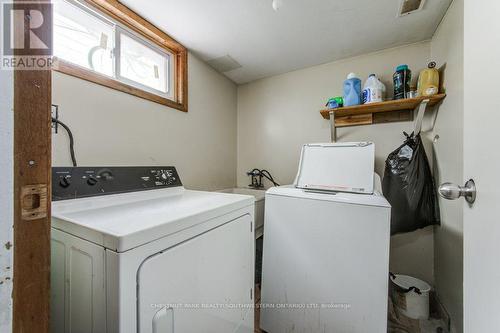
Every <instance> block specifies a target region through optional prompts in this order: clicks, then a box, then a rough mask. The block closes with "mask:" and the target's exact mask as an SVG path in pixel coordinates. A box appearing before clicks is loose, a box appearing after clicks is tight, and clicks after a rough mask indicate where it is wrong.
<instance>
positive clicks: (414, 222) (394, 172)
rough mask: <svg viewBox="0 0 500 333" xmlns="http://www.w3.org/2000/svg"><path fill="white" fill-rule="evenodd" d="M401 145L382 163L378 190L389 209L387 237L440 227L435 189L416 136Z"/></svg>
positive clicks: (423, 150) (420, 141) (426, 161)
mask: <svg viewBox="0 0 500 333" xmlns="http://www.w3.org/2000/svg"><path fill="white" fill-rule="evenodd" d="M404 134H405V136H406V140H405V142H404V143H403V144H402V145H401V146H399V148H398V149H396V150H394V151H393V152H392V153H390V154H389V156H388V157H387V160H386V161H385V172H384V180H383V182H382V190H383V192H384V196H385V197H386V198H387V201H389V203H390V204H391V206H392V210H391V235H394V234H398V233H404V232H410V231H414V230H417V229H421V228H424V227H426V226H429V225H433V224H440V218H439V204H438V201H437V194H436V187H435V186H434V179H433V177H432V174H431V169H430V167H429V161H428V160H427V155H426V154H425V149H424V145H423V144H422V139H421V138H420V134H417V135H414V134H413V133H412V134H411V135H408V134H407V133H404Z"/></svg>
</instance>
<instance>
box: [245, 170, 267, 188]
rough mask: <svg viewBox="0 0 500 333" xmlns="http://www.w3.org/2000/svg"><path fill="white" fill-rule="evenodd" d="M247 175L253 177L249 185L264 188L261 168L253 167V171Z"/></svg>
mask: <svg viewBox="0 0 500 333" xmlns="http://www.w3.org/2000/svg"><path fill="white" fill-rule="evenodd" d="M247 175H248V176H250V177H252V183H251V184H249V185H248V187H252V188H262V187H264V185H262V173H261V171H260V170H259V169H253V170H252V171H249V172H247Z"/></svg>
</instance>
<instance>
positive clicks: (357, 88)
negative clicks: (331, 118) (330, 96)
mask: <svg viewBox="0 0 500 333" xmlns="http://www.w3.org/2000/svg"><path fill="white" fill-rule="evenodd" d="M359 104H361V80H360V79H359V78H358V77H357V75H356V74H354V73H349V75H347V80H345V81H344V106H351V105H359Z"/></svg>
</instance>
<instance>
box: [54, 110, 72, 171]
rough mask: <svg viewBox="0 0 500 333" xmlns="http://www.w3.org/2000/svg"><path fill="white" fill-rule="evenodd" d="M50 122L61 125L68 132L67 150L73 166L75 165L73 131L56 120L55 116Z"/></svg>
mask: <svg viewBox="0 0 500 333" xmlns="http://www.w3.org/2000/svg"><path fill="white" fill-rule="evenodd" d="M52 122H53V123H57V124H59V125H61V126H62V127H63V128H64V129H65V130H66V132H68V136H69V151H70V153H71V161H72V162H73V166H74V167H76V157H75V140H74V138H73V133H71V130H70V129H69V127H68V125H66V124H65V123H63V122H62V121H60V120H58V119H56V118H52Z"/></svg>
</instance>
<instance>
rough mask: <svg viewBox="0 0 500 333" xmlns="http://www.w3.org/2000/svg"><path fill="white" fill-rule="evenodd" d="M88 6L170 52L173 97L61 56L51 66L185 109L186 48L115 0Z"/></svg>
mask: <svg viewBox="0 0 500 333" xmlns="http://www.w3.org/2000/svg"><path fill="white" fill-rule="evenodd" d="M84 1H85V2H86V3H87V4H88V5H89V6H91V7H93V8H95V9H96V10H98V11H100V12H102V13H104V14H105V15H107V16H109V17H111V18H112V19H114V20H116V21H117V22H119V23H121V24H122V25H124V26H126V27H128V28H129V29H131V30H132V31H134V32H136V33H137V34H139V35H141V36H143V37H144V38H146V39H147V40H148V41H150V42H152V43H154V44H155V45H157V46H158V47H160V48H162V49H165V50H167V51H168V52H169V53H173V55H174V58H175V74H174V80H175V91H174V100H170V99H168V98H165V97H161V96H158V95H156V94H153V93H150V92H148V91H145V90H142V89H140V88H136V87H133V86H130V85H127V84H125V83H122V82H120V81H118V80H116V79H114V78H110V77H107V76H105V75H101V74H98V73H96V72H93V71H90V70H88V69H86V68H83V67H80V66H77V65H73V64H71V63H68V62H66V61H63V60H61V59H59V60H57V59H55V61H54V67H53V69H54V70H56V71H58V72H61V73H65V74H68V75H72V76H75V77H78V78H80V79H83V80H87V81H90V82H93V83H97V84H100V85H102V86H105V87H108V88H111V89H115V90H119V91H122V92H125V93H127V94H130V95H134V96H137V97H140V98H144V99H147V100H149V101H152V102H155V103H159V104H162V105H165V106H168V107H171V108H174V109H177V110H180V111H183V112H187V111H188V103H187V102H188V82H187V81H188V68H187V67H188V64H187V56H188V51H187V49H186V48H185V47H184V46H183V45H182V44H180V43H179V42H177V41H176V40H175V39H173V38H172V37H170V36H169V35H167V34H166V33H165V32H163V31H162V30H160V29H159V28H157V27H156V26H155V25H153V24H151V23H150V22H148V21H147V20H146V19H144V18H143V17H142V16H140V15H139V14H137V13H136V12H134V11H133V10H131V9H130V8H128V7H127V6H125V5H123V4H122V3H120V2H119V1H117V0H84Z"/></svg>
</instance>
